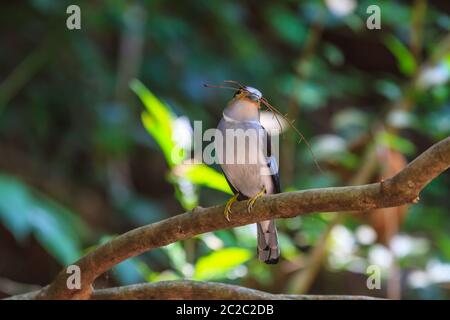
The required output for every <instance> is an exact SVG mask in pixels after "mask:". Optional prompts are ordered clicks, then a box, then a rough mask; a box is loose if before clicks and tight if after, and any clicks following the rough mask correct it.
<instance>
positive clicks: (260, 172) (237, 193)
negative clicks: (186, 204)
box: [215, 86, 280, 264]
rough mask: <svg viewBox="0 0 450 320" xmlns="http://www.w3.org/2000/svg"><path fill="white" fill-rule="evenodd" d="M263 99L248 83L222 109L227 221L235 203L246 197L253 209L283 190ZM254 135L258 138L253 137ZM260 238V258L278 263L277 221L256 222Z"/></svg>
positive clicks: (220, 127) (221, 149) (219, 151)
mask: <svg viewBox="0 0 450 320" xmlns="http://www.w3.org/2000/svg"><path fill="white" fill-rule="evenodd" d="M261 98H262V94H261V92H260V91H259V90H257V89H255V88H252V87H248V86H246V87H241V88H240V89H239V90H237V91H236V93H235V94H234V96H233V99H232V100H231V101H230V102H229V103H228V105H227V107H226V108H225V110H224V111H223V117H222V119H221V121H220V123H219V125H218V127H217V129H218V130H220V132H221V133H222V137H223V141H222V142H223V143H219V142H220V139H216V140H215V142H216V152H217V154H219V155H220V157H222V159H220V165H221V167H222V170H223V172H224V174H225V177H226V179H227V181H228V184H229V185H230V188H231V189H232V191H233V193H234V197H232V198H231V199H230V200H229V201H228V203H227V205H226V207H225V212H224V214H225V217H226V218H227V220H229V214H230V213H231V206H232V204H233V203H234V202H236V201H241V200H247V209H248V211H249V212H250V211H251V210H252V208H253V205H254V203H255V201H256V200H257V199H258V198H260V197H262V196H264V195H265V194H274V193H279V192H280V179H279V174H278V166H277V161H276V159H275V157H274V156H273V155H272V154H271V150H270V143H271V141H270V136H269V134H268V133H267V131H266V130H265V129H264V128H263V126H262V125H261V123H260V120H259V114H260V100H261ZM244 133H245V137H246V139H248V140H244V143H242V139H241V140H239V136H240V137H241V138H242V135H243V134H244ZM233 134H235V135H233ZM255 137H256V140H251V139H252V138H253V139H255ZM231 140H233V141H231ZM249 140H251V142H250V143H249ZM231 143H233V144H231ZM219 144H221V145H219ZM230 144H231V145H230ZM227 145H229V148H228V150H229V151H228V153H227ZM233 146H234V147H233ZM230 158H231V159H230ZM255 159H256V161H255ZM257 239H258V241H257V242H258V243H257V246H258V247H257V254H258V258H259V260H261V261H263V262H265V263H267V264H275V263H277V262H278V260H279V257H280V248H279V246H278V236H277V229H276V226H275V221H274V220H267V221H262V222H258V223H257Z"/></svg>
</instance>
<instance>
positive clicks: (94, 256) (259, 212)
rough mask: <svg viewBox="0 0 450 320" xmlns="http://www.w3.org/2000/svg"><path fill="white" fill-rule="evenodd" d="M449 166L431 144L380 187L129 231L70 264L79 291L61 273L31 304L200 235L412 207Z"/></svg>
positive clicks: (272, 200) (281, 198)
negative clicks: (316, 215) (77, 274)
mask: <svg viewBox="0 0 450 320" xmlns="http://www.w3.org/2000/svg"><path fill="white" fill-rule="evenodd" d="M449 166H450V137H449V138H446V139H444V140H442V141H440V142H438V143H436V144H435V145H433V146H432V147H430V148H429V149H428V150H427V151H425V152H424V153H423V154H421V155H420V156H419V157H418V158H416V159H415V160H414V161H413V162H411V163H410V164H409V165H408V166H407V167H406V168H405V169H403V170H402V171H401V172H400V173H399V174H397V175H396V176H394V177H393V178H391V179H388V180H386V181H384V182H381V183H374V184H368V185H361V186H353V187H337V188H323V189H311V190H304V191H295V192H286V193H281V194H276V195H270V196H266V197H263V198H261V199H260V200H258V201H257V202H256V204H255V206H254V208H253V210H252V212H251V213H247V210H246V204H245V203H244V202H239V203H236V204H235V205H234V206H233V213H232V214H231V216H230V218H231V222H228V221H227V220H226V219H225V217H224V215H223V211H224V207H223V206H215V207H210V208H200V207H198V208H196V209H194V210H193V211H192V212H187V213H184V214H180V215H178V216H174V217H172V218H169V219H166V220H163V221H160V222H157V223H153V224H150V225H147V226H143V227H140V228H137V229H134V230H131V231H129V232H127V233H125V234H123V235H120V236H118V237H116V238H114V239H112V240H111V241H109V242H108V243H106V244H104V245H102V246H99V247H98V248H97V249H95V250H94V251H92V252H90V253H89V254H87V255H86V256H84V257H82V258H81V259H80V260H78V261H77V262H75V265H77V266H78V267H79V268H80V269H81V289H80V290H70V289H68V288H67V285H66V282H67V277H68V276H69V274H67V272H66V270H65V269H64V270H62V271H61V272H60V273H59V274H58V276H57V277H56V279H55V280H54V282H53V283H52V284H50V285H49V286H47V287H45V288H43V289H42V290H41V291H39V292H38V293H37V294H36V298H41V299H88V298H90V296H91V293H92V284H93V282H94V280H95V279H96V278H97V277H98V276H100V275H101V274H103V273H104V272H106V271H108V270H109V269H111V268H112V267H113V266H114V265H116V264H118V263H120V262H121V261H123V260H126V259H128V258H130V257H133V256H136V255H139V254H141V253H143V252H145V251H147V250H151V249H154V248H158V247H162V246H165V245H168V244H170V243H173V242H176V241H179V240H185V239H188V238H191V237H193V236H195V235H198V234H201V233H205V232H211V231H214V230H219V229H228V228H234V227H238V226H242V225H246V224H250V223H255V222H257V221H263V220H268V219H273V218H290V217H295V216H298V215H302V214H306V213H311V212H328V211H333V212H336V211H361V210H368V209H376V208H386V207H394V206H400V205H403V204H407V203H415V202H417V201H418V199H419V198H418V196H419V192H420V191H421V190H422V189H423V188H424V187H425V186H426V185H427V184H428V183H429V182H430V181H431V180H433V179H434V178H435V177H437V176H438V175H439V174H440V173H442V172H443V171H445V170H446V169H447V168H448V167H449ZM103 292H104V291H103Z"/></svg>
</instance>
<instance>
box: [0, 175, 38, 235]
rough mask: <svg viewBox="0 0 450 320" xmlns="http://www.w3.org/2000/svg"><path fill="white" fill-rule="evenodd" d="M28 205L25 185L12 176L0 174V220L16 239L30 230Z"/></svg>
mask: <svg viewBox="0 0 450 320" xmlns="http://www.w3.org/2000/svg"><path fill="white" fill-rule="evenodd" d="M30 206H31V199H30V194H29V193H28V191H27V189H26V187H25V185H24V184H23V183H21V182H20V181H18V180H17V179H14V178H12V177H8V176H3V175H2V176H0V222H2V223H3V224H4V225H5V227H6V228H7V229H8V230H9V231H11V233H12V234H13V235H14V237H15V238H16V239H17V240H18V241H22V240H24V239H25V238H26V236H27V235H28V234H29V233H30V232H31V224H30V223H29V220H28V215H29V213H30Z"/></svg>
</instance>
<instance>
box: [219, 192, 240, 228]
mask: <svg viewBox="0 0 450 320" xmlns="http://www.w3.org/2000/svg"><path fill="white" fill-rule="evenodd" d="M238 197H239V193H237V194H235V195H234V196H233V197H232V198H231V199H230V200H228V202H227V204H226V205H225V210H224V212H223V215H224V216H225V219H227V221H228V222H229V221H230V217H229V215H230V213H231V206H232V205H233V203H235V202H236V201H237V198H238Z"/></svg>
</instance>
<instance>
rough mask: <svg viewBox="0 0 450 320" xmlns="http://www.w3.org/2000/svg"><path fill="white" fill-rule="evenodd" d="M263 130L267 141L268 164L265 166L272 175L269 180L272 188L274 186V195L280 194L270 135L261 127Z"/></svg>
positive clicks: (275, 160)
mask: <svg viewBox="0 0 450 320" xmlns="http://www.w3.org/2000/svg"><path fill="white" fill-rule="evenodd" d="M263 129H264V131H266V136H267V139H266V141H267V145H266V148H267V149H266V150H267V153H266V154H267V156H268V157H269V162H268V163H267V165H268V166H269V169H270V172H271V173H272V174H271V178H272V182H273V186H274V193H280V192H281V185H280V172H279V170H278V163H277V159H276V158H275V156H274V155H273V154H272V140H271V137H270V134H269V133H268V132H267V130H266V129H265V128H264V127H263Z"/></svg>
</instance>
